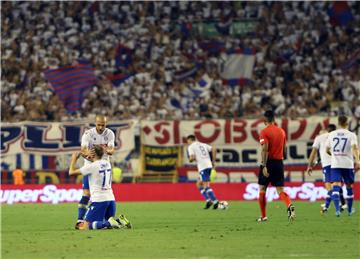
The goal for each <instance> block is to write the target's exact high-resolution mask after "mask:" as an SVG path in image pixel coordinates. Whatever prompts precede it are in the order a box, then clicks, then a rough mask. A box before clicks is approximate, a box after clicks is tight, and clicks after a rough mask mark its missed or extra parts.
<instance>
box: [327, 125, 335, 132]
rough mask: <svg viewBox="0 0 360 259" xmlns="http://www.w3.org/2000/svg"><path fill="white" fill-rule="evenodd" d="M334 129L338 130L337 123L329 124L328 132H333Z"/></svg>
mask: <svg viewBox="0 0 360 259" xmlns="http://www.w3.org/2000/svg"><path fill="white" fill-rule="evenodd" d="M334 130H336V125H335V124H329V125H328V126H327V131H328V132H331V131H334Z"/></svg>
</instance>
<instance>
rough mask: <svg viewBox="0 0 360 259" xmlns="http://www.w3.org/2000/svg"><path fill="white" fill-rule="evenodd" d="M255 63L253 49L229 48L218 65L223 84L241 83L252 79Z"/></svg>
mask: <svg viewBox="0 0 360 259" xmlns="http://www.w3.org/2000/svg"><path fill="white" fill-rule="evenodd" d="M254 64H255V50H254V49H249V48H245V49H234V50H229V51H227V52H226V54H225V55H224V58H223V60H222V63H221V65H220V75H221V78H222V79H223V81H224V83H225V84H229V85H231V86H234V85H241V84H243V83H244V82H247V81H248V80H251V79H252V72H253V68H254Z"/></svg>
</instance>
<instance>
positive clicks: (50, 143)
mask: <svg viewBox="0 0 360 259" xmlns="http://www.w3.org/2000/svg"><path fill="white" fill-rule="evenodd" d="M137 123H138V122H137V121H136V120H127V121H112V122H109V123H108V124H107V128H109V129H111V130H112V131H113V132H114V133H115V150H116V151H115V154H114V155H113V160H114V161H118V162H120V161H121V160H123V159H124V157H125V156H126V155H127V154H129V153H130V152H131V150H133V149H134V147H135V143H134V135H135V134H134V131H135V127H136V125H137ZM94 126H95V125H94V124H93V123H89V122H87V121H77V122H51V123H49V122H30V121H25V122H21V123H2V124H1V160H2V163H1V167H2V169H4V170H12V169H14V168H15V167H17V166H19V167H21V168H22V169H24V170H27V169H42V168H51V169H59V170H61V169H64V168H66V167H67V166H68V165H69V162H70V154H71V153H72V152H74V151H77V150H80V145H81V136H82V134H83V133H84V131H85V130H86V129H88V128H91V127H94Z"/></svg>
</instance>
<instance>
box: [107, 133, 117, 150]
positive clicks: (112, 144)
mask: <svg viewBox="0 0 360 259" xmlns="http://www.w3.org/2000/svg"><path fill="white" fill-rule="evenodd" d="M109 132H110V133H109V140H108V143H107V146H108V147H115V134H114V132H113V131H112V130H111V129H109Z"/></svg>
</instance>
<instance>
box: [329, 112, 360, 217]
mask: <svg viewBox="0 0 360 259" xmlns="http://www.w3.org/2000/svg"><path fill="white" fill-rule="evenodd" d="M338 123H339V126H340V129H337V130H335V131H333V132H331V133H330V134H329V137H328V139H327V144H326V151H327V153H328V154H329V155H331V173H330V178H331V179H330V180H331V182H332V183H333V189H332V197H331V198H332V200H333V202H334V206H335V209H336V212H335V215H336V216H337V217H339V216H340V202H339V195H340V189H341V181H342V180H343V181H344V183H345V185H346V191H347V196H348V197H347V209H348V214H349V216H351V215H352V214H353V210H352V205H353V200H354V193H353V189H352V188H353V183H354V178H355V170H356V171H357V170H359V169H360V158H359V146H358V140H357V137H356V135H355V134H354V133H353V132H351V131H349V130H348V129H347V128H348V118H347V117H346V116H339V118H338ZM354 158H355V170H354Z"/></svg>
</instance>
